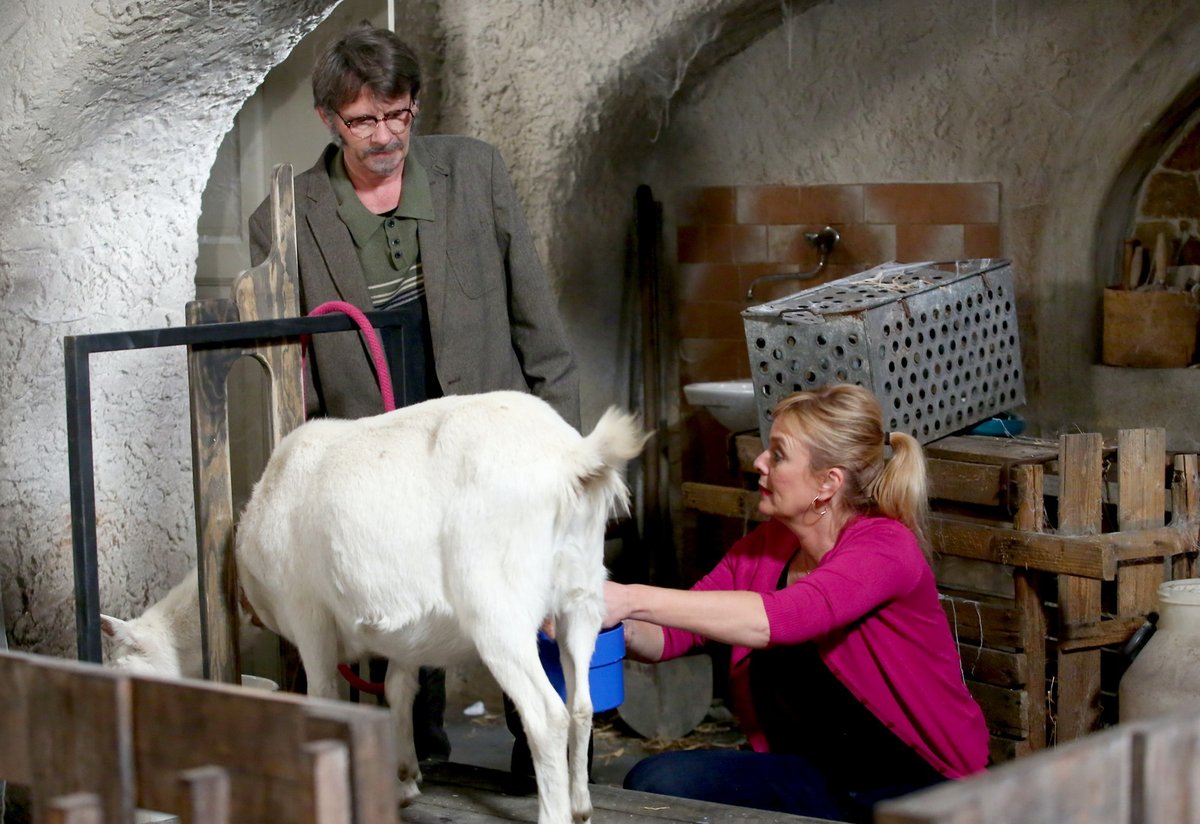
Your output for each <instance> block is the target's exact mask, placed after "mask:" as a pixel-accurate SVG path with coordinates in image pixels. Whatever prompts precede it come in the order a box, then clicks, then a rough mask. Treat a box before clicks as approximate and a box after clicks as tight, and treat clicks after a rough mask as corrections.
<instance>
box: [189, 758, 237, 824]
mask: <svg viewBox="0 0 1200 824" xmlns="http://www.w3.org/2000/svg"><path fill="white" fill-rule="evenodd" d="M177 786H178V788H179V791H180V793H181V795H182V799H181V801H180V803H179V806H178V807H176V809H178V810H180V811H181V812H180V814H179V820H180V822H181V824H234V822H233V819H232V818H231V817H230V814H231V813H230V806H229V792H230V790H229V772H228V771H227V770H225V769H222V768H221V767H197V768H196V769H194V770H184V771H183V772H182V773H180V774H179V780H178V784H177Z"/></svg>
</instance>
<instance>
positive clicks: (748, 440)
mask: <svg viewBox="0 0 1200 824" xmlns="http://www.w3.org/2000/svg"><path fill="white" fill-rule="evenodd" d="M733 445H734V452H735V453H736V455H737V465H738V469H739V470H740V471H741V472H745V473H747V474H755V475H757V474H758V470H756V469H755V468H754V461H755V459H757V458H758V456H759V455H761V454H762V451H763V442H762V437H760V436H759V434H758V433H757V432H755V433H754V434H749V435H737V436H735V437H734V439H733Z"/></svg>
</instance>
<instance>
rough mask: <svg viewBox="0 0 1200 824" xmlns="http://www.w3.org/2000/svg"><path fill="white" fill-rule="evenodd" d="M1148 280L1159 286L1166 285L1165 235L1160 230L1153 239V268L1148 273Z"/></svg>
mask: <svg viewBox="0 0 1200 824" xmlns="http://www.w3.org/2000/svg"><path fill="white" fill-rule="evenodd" d="M1150 282H1151V283H1154V284H1157V285H1159V286H1166V285H1167V236H1166V235H1165V234H1163V233H1162V232H1159V233H1158V237H1157V238H1155V241H1154V269H1153V271H1152V272H1151V273H1150Z"/></svg>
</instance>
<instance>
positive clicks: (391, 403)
mask: <svg viewBox="0 0 1200 824" xmlns="http://www.w3.org/2000/svg"><path fill="white" fill-rule="evenodd" d="M330 312H342V313H343V314H346V315H349V316H350V318H351V319H352V320H353V321H354V322H355V323H356V324H357V325H358V329H359V331H360V332H362V336H363V338H364V340H366V342H367V348H368V349H369V350H371V361H372V362H373V363H374V364H375V377H376V379H378V381H379V394H380V396H381V397H382V398H383V411H384V412H391V411H392V410H393V409H395V408H396V398H395V395H394V394H393V393H392V373H391V371H390V370H389V369H388V362H387V358H386V357H385V356H384V354H383V346H382V345H380V343H379V336H378V335H376V334H375V327H373V326H371V323H370V322H369V321H368V320H367V316H366V315H364V314H363V313H362V312H360V311H359V309H358V307H357V306H354V305H353V304H350V303H346V302H345V301H341V300H331V301H328V302H326V303H322V304H321V305H320V306H318V307H317V308H316V309H313V310H312V311H311V312H309V313H308V314H309V316H310V317H317V316H318V315H328V314H329V313H330ZM305 343H306V345H305V347H304V349H303V350H302V351H305V352H307V350H308V347H307V338H306V340H305ZM338 672H340V673H341V674H342V677H343V678H345V679H346V680H347V681H348V682H349V683H350V686H352V687H354V688H355V689H356V690H358V691H359V692H366V693H370V694H371V695H383V684H381V683H376V682H373V681H366V680H364V679H362V678H360V677H359V676H358V674H357V673H355V672H354V670H352V669H351V668H350V665H349V664H338Z"/></svg>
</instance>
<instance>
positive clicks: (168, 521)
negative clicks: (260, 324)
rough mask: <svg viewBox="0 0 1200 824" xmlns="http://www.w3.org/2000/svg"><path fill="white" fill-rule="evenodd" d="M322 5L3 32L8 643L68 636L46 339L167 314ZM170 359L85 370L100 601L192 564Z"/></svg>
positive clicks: (38, 13) (107, 16)
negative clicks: (250, 128) (246, 115)
mask: <svg viewBox="0 0 1200 824" xmlns="http://www.w3.org/2000/svg"><path fill="white" fill-rule="evenodd" d="M333 5H334V3H333V2H332V0H274V2H270V1H268V2H222V3H209V2H199V1H198V0H192V1H191V2H187V1H186V0H185V2H139V3H132V2H106V3H92V2H83V0H61V1H60V2H55V3H45V4H36V3H24V4H20V7H19V8H10V9H9V10H8V13H7V14H6V16H5V17H6V19H5V21H4V22H3V23H2V24H0V26H3V27H4V29H5V30H4V31H3V35H4V38H3V40H4V50H5V58H6V60H5V62H6V64H7V67H8V68H7V69H6V71H5V72H4V78H3V80H2V81H0V83H2V84H3V93H2V94H0V123H2V124H3V126H2V127H0V156H3V157H4V158H5V161H6V163H7V167H6V173H5V174H4V175H3V177H2V179H0V316H2V318H3V319H2V321H0V329H2V330H3V331H2V332H0V352H2V353H3V354H2V355H0V383H2V385H3V387H4V392H3V393H2V395H0V443H3V444H4V446H3V458H2V459H0V489H2V491H0V583H2V585H3V587H4V589H3V603H4V608H5V615H4V625H5V627H6V628H7V629H8V630H9V631H10V633H11V636H12V641H13V643H14V645H15V646H17V647H19V648H26V649H32V650H36V651H43V652H53V653H67V652H70V651H73V649H74V644H75V641H74V639H75V627H74V609H73V578H72V575H71V540H70V536H71V531H70V516H69V500H70V499H69V488H68V478H67V457H66V433H65V423H66V413H65V393H64V380H63V366H62V364H63V337H64V336H66V335H76V334H90V333H97V332H108V331H119V330H124V329H144V328H153V327H161V326H174V325H179V324H181V323H182V322H183V308H184V305H185V304H186V302H187V301H188V300H190V299H191V297H192V277H193V271H194V266H195V259H196V249H197V238H196V219H197V216H198V215H199V212H200V193H201V191H202V190H203V187H204V182H205V180H206V178H207V176H208V170H209V168H210V166H211V165H212V160H213V157H214V156H215V153H216V149H217V146H218V144H219V143H220V140H221V136H222V135H223V134H224V133H225V132H226V131H227V130H228V129H229V126H230V123H231V122H232V119H233V115H234V113H235V112H236V111H237V109H238V107H239V106H240V104H241V102H242V101H243V100H244V99H245V98H246V97H247V96H248V95H249V94H250V93H251V91H253V89H254V88H255V86H256V85H257V84H258V83H259V82H260V81H261V79H262V77H263V75H264V74H265V73H266V71H267V70H268V69H269V68H270V67H271V66H272V65H274V64H275V63H276V62H278V61H279V60H280V59H281V58H282V56H283V55H284V54H286V53H287V51H288V50H289V49H290V48H291V46H292V44H293V43H294V42H295V41H296V39H298V37H299V36H300V35H302V34H303V33H304V32H305V31H307V30H309V29H311V28H312V27H313V26H315V25H316V24H317V23H318V22H319V21H320V19H321V18H322V17H323V16H324V15H325V14H326V13H327V12H328V10H329V9H330V8H331V7H332V6H333ZM183 358H184V356H183V353H182V352H173V351H171V352H146V353H138V354H121V355H114V356H105V357H102V358H96V359H94V362H93V364H92V368H93V396H94V410H95V411H94V427H95V441H96V450H95V457H96V471H97V529H98V533H99V537H100V544H101V552H102V554H103V560H102V564H101V566H102V571H103V576H102V592H103V594H104V596H105V599H106V601H105V606H106V607H110V608H111V609H112V610H113V611H116V612H123V613H128V612H130V611H132V610H133V609H134V608H137V607H140V606H142V605H144V604H145V602H146V601H147V599H148V597H149V596H150V595H151V594H152V593H153V594H160V593H161V592H162V591H163V588H164V587H165V586H166V584H168V583H169V582H170V581H172V580H174V579H176V578H178V577H181V576H182V574H183V572H184V571H185V570H186V569H187V567H188V565H189V564H190V563H191V560H190V559H191V558H192V557H194V553H195V550H194V540H193V524H192V513H191V476H190V467H189V456H190V449H189V447H188V437H189V436H188V414H187V395H186V386H185V372H184V360H183Z"/></svg>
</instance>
